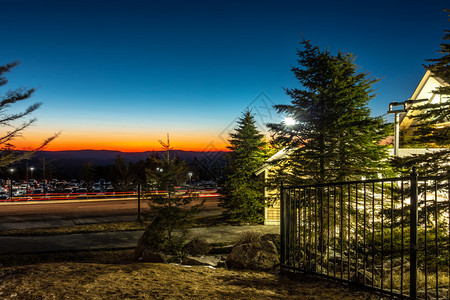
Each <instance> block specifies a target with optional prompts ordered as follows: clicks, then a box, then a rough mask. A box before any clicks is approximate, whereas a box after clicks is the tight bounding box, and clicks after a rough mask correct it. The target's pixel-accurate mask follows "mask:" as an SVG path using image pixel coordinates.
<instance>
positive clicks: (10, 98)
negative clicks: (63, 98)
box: [0, 62, 57, 167]
mask: <svg viewBox="0 0 450 300" xmlns="http://www.w3.org/2000/svg"><path fill="white" fill-rule="evenodd" d="M17 65H19V62H13V63H9V64H6V65H0V87H1V86H4V85H6V84H7V83H8V80H7V79H6V77H4V74H5V73H8V72H10V71H11V69H12V68H14V67H16V66H17ZM34 92H35V89H33V88H17V89H14V90H9V91H8V92H6V93H5V94H4V95H0V126H1V127H3V128H12V129H11V130H10V131H8V132H5V133H3V134H2V136H0V167H5V166H8V165H11V164H13V163H15V162H17V161H20V160H22V159H27V158H30V156H31V154H32V153H33V151H37V150H41V149H42V148H44V147H45V146H46V145H47V144H48V143H50V142H51V141H52V140H53V139H54V138H56V136H57V134H56V135H54V136H52V137H50V138H48V139H46V140H45V141H44V142H43V143H42V144H41V146H39V147H37V148H36V149H34V150H33V151H26V152H23V151H15V147H14V145H13V142H14V139H15V138H17V137H18V136H20V134H21V133H22V132H23V131H24V130H25V129H26V128H28V127H30V126H31V125H32V124H34V123H35V122H36V119H35V118H33V119H30V120H28V121H24V122H23V123H21V124H17V122H18V121H21V120H23V118H26V117H28V116H30V115H31V114H32V113H33V112H34V111H35V110H37V109H38V108H39V107H40V106H41V103H34V104H32V105H30V106H28V107H27V108H26V109H25V110H24V111H21V112H18V113H12V114H11V113H7V109H8V108H10V107H11V105H12V104H15V103H19V102H21V101H24V100H27V99H29V98H30V97H31V96H32V95H33V93H34Z"/></svg>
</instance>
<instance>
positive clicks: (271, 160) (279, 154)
mask: <svg viewBox="0 0 450 300" xmlns="http://www.w3.org/2000/svg"><path fill="white" fill-rule="evenodd" d="M291 152H292V149H288V148H287V147H285V148H283V149H281V150H280V151H278V152H277V153H275V154H274V155H272V156H271V157H269V158H268V159H267V160H266V162H265V163H264V165H262V166H261V167H260V168H259V169H258V170H256V171H255V175H256V176H258V175H259V174H261V173H262V172H264V171H266V170H270V169H272V167H273V166H274V165H275V164H274V162H276V161H277V160H280V159H283V158H285V157H286V156H287V155H289V153H291Z"/></svg>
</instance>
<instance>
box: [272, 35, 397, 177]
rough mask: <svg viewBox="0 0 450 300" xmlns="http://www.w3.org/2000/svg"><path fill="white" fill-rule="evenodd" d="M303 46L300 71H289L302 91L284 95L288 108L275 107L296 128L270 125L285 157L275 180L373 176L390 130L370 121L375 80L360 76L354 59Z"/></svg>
mask: <svg viewBox="0 0 450 300" xmlns="http://www.w3.org/2000/svg"><path fill="white" fill-rule="evenodd" d="M302 44H303V46H304V49H303V50H298V52H297V55H298V64H299V66H298V67H293V68H292V72H293V73H294V75H295V77H296V78H297V80H298V82H299V83H300V85H301V87H302V88H292V89H289V88H288V89H285V90H286V93H287V95H288V96H289V97H290V98H291V99H292V101H291V104H289V105H276V106H275V109H276V110H277V111H278V113H282V114H285V115H288V116H290V117H292V118H293V119H294V120H295V124H293V125H288V124H285V123H284V122H282V123H279V124H269V127H270V128H271V131H272V132H273V134H274V141H275V142H276V143H279V144H281V145H283V146H285V147H286V149H287V152H288V153H289V155H288V156H285V157H284V158H283V159H282V160H280V161H278V162H277V163H278V164H279V166H280V167H279V168H275V170H276V171H275V172H277V174H276V176H275V179H278V180H283V181H284V182H285V183H288V184H304V183H323V182H330V181H344V180H352V179H361V178H362V177H363V176H364V177H367V178H370V177H375V176H377V175H378V174H379V173H381V172H382V171H383V169H384V165H385V163H384V161H385V160H386V158H387V155H388V154H387V150H386V147H385V146H381V145H380V144H379V141H380V140H382V139H383V138H384V137H386V136H387V134H388V133H389V126H388V124H386V123H385V122H384V121H383V119H382V117H372V116H370V109H369V108H368V103H369V101H370V100H372V99H373V98H374V95H373V90H372V85H373V84H374V83H375V82H376V80H375V79H370V78H368V74H367V73H360V72H358V66H357V65H355V64H354V56H353V55H352V54H347V53H341V52H339V53H338V54H337V55H332V54H331V53H330V52H329V51H328V50H325V51H323V50H320V49H319V47H317V46H315V47H314V46H312V45H311V43H310V41H303V42H302Z"/></svg>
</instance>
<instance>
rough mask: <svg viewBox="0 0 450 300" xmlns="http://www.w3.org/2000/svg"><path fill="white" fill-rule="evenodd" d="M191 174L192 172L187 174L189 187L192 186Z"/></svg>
mask: <svg viewBox="0 0 450 300" xmlns="http://www.w3.org/2000/svg"><path fill="white" fill-rule="evenodd" d="M192 175H194V174H193V173H192V172H189V173H188V176H189V187H191V186H192Z"/></svg>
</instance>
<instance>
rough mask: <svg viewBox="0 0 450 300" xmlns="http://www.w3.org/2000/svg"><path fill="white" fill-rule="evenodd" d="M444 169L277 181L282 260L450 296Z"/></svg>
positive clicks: (288, 266) (406, 291) (387, 286)
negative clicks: (430, 173) (434, 173)
mask: <svg viewBox="0 0 450 300" xmlns="http://www.w3.org/2000/svg"><path fill="white" fill-rule="evenodd" d="M449 185H450V183H449V176H445V177H418V176H417V174H416V173H414V172H413V173H412V174H411V175H410V176H408V177H403V178H387V179H377V180H364V181H352V182H340V183H331V184H318V185H307V186H289V187H284V186H282V187H281V266H282V268H283V269H285V270H291V271H293V272H309V273H314V274H316V275H319V276H324V277H328V278H332V279H336V280H340V281H345V282H353V283H358V284H362V285H365V286H366V287H370V288H372V289H375V290H378V291H380V292H382V293H385V294H389V295H395V296H400V297H409V298H412V299H416V298H424V299H428V298H435V299H438V298H447V299H448V298H450V297H449V285H450V283H449V277H450V260H449V257H450V234H449V233H450V222H449V215H450V205H449V190H450V187H449Z"/></svg>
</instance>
